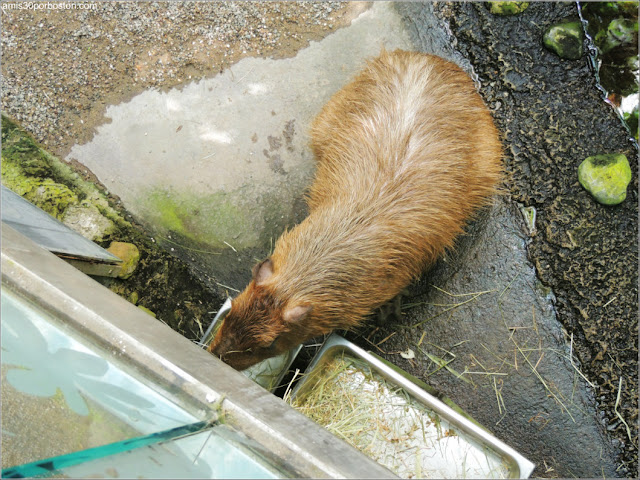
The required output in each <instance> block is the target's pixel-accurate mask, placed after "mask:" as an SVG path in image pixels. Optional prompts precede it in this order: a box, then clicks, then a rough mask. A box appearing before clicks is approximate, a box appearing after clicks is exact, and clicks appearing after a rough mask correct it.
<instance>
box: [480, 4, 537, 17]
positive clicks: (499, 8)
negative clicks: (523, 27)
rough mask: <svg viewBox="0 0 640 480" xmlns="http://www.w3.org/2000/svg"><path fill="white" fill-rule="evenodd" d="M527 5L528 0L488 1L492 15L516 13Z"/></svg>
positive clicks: (523, 9) (522, 10)
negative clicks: (520, 0) (512, 0)
mask: <svg viewBox="0 0 640 480" xmlns="http://www.w3.org/2000/svg"><path fill="white" fill-rule="evenodd" d="M528 7H529V2H499V1H496V2H489V11H490V12H491V13H493V14H494V15H502V16H507V15H517V14H518V13H521V12H524V11H525V10H526V9H527V8H528Z"/></svg>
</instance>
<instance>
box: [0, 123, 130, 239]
mask: <svg viewBox="0 0 640 480" xmlns="http://www.w3.org/2000/svg"><path fill="white" fill-rule="evenodd" d="M2 183H3V184H4V185H5V186H6V187H7V188H9V189H11V190H13V191H14V192H16V193H17V194H19V195H21V196H23V197H25V198H26V199H27V200H29V201H30V202H32V203H34V204H36V205H37V206H38V207H40V208H42V209H43V210H45V211H47V212H49V213H51V214H52V215H54V216H55V217H57V218H59V219H62V218H63V217H64V215H63V214H64V211H65V210H66V209H67V207H69V206H70V205H78V204H79V203H81V202H82V203H83V204H87V203H89V204H91V205H93V206H95V207H96V208H97V209H98V211H99V212H100V214H101V215H103V216H104V217H106V218H107V219H109V220H110V221H112V222H113V223H114V224H115V225H117V226H118V228H121V229H127V228H130V227H131V225H130V223H129V222H127V221H126V220H125V219H124V218H122V216H121V215H120V214H119V213H118V212H117V211H116V210H114V209H113V208H112V207H111V206H110V205H109V202H108V201H107V199H106V198H105V196H104V195H103V194H102V193H101V192H100V191H99V190H98V188H97V187H96V186H95V185H94V184H92V183H91V182H87V181H85V180H83V179H82V178H81V177H80V176H79V175H78V174H77V173H76V172H75V171H74V170H73V169H72V168H71V167H70V166H69V165H67V164H65V163H64V162H62V161H61V160H59V159H58V158H57V157H55V156H54V155H51V154H50V153H49V152H47V151H46V150H44V149H42V148H41V147H40V146H39V145H38V144H37V142H36V141H35V140H34V139H33V138H32V137H31V135H29V134H28V133H27V132H26V131H25V130H23V129H22V128H21V127H20V126H19V125H18V124H17V123H16V122H14V121H13V120H11V119H10V118H8V117H7V116H5V115H2Z"/></svg>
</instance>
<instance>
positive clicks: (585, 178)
mask: <svg viewBox="0 0 640 480" xmlns="http://www.w3.org/2000/svg"><path fill="white" fill-rule="evenodd" d="M578 181H579V182H580V185H582V186H583V187H584V188H585V189H586V190H587V191H588V192H589V193H590V194H591V195H593V197H594V198H595V199H596V200H597V201H598V202H600V203H602V204H603V205H617V204H619V203H621V202H623V201H624V199H625V198H627V186H628V185H629V182H631V167H630V166H629V161H628V160H627V157H626V156H625V155H623V154H615V153H609V154H602V155H595V156H593V157H588V158H586V159H585V160H584V161H583V162H582V163H581V164H580V166H579V167H578Z"/></svg>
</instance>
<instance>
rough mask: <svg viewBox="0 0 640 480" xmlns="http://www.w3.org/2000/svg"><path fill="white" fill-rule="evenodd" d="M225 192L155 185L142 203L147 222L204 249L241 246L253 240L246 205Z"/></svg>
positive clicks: (248, 245) (253, 241) (252, 230)
mask: <svg viewBox="0 0 640 480" xmlns="http://www.w3.org/2000/svg"><path fill="white" fill-rule="evenodd" d="M232 197H233V195H228V194H226V193H225V192H215V193H212V194H209V195H198V194H189V193H186V192H175V191H170V190H164V189H160V188H155V189H153V190H151V191H150V193H148V194H147V195H145V196H144V198H143V200H142V205H143V207H144V209H145V211H146V213H147V218H148V219H149V222H150V223H151V224H153V225H155V226H156V228H159V229H160V230H165V231H166V232H167V235H172V234H176V235H177V236H179V237H181V238H182V239H188V240H191V241H193V242H194V245H200V246H201V247H202V248H208V249H211V248H213V249H224V248H233V249H244V248H247V247H251V246H253V245H254V244H255V242H256V241H257V237H256V234H255V233H254V231H255V230H256V228H255V226H256V225H255V220H254V219H252V218H251V216H250V214H249V212H250V209H248V208H243V207H242V206H241V205H238V204H236V203H234V202H233V201H232V200H231V198H232Z"/></svg>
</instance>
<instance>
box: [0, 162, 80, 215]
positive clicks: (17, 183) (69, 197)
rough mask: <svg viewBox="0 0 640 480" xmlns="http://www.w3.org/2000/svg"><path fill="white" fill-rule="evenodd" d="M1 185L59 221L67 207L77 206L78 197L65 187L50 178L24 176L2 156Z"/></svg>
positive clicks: (12, 163) (18, 168) (17, 167)
mask: <svg viewBox="0 0 640 480" xmlns="http://www.w3.org/2000/svg"><path fill="white" fill-rule="evenodd" d="M2 183H3V184H4V185H5V186H6V187H7V188H9V189H10V190H13V191H14V192H16V193H17V194H18V195H21V196H22V197H24V198H25V199H27V200H29V201H30V202H31V203H33V204H34V205H36V206H38V207H40V208H41V209H42V210H44V211H45V212H47V213H49V214H50V215H52V216H54V217H56V218H57V219H59V220H62V218H63V217H64V213H65V211H66V209H67V208H68V207H69V206H71V205H77V204H78V197H77V196H76V194H75V193H73V192H72V191H71V190H70V189H69V188H68V187H67V186H66V185H63V184H61V183H56V182H55V181H53V180H52V179H51V178H40V177H37V176H28V175H25V174H24V170H23V169H21V168H20V167H19V166H18V165H16V164H15V163H14V162H13V161H12V160H9V159H5V157H4V156H3V157H2Z"/></svg>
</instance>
